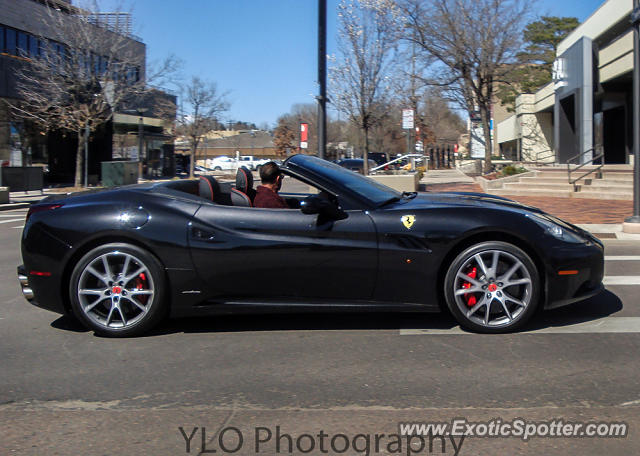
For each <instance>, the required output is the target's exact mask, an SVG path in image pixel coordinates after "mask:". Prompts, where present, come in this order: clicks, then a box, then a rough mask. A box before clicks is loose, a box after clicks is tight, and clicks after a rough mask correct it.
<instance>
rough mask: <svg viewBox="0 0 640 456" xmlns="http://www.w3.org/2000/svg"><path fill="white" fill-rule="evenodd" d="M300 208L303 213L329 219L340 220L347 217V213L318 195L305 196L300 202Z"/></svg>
mask: <svg viewBox="0 0 640 456" xmlns="http://www.w3.org/2000/svg"><path fill="white" fill-rule="evenodd" d="M300 210H301V211H302V213H303V214H318V215H319V216H320V217H322V218H325V219H329V220H342V219H346V218H347V213H346V212H345V211H343V210H342V209H340V208H339V207H338V206H336V205H335V204H333V203H332V202H331V201H328V200H326V199H324V198H320V197H319V196H318V195H311V196H307V197H306V198H305V199H303V200H302V201H301V202H300Z"/></svg>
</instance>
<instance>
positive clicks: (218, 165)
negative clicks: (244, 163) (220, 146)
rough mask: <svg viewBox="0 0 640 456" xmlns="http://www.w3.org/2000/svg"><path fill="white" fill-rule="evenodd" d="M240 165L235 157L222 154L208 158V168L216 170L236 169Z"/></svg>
mask: <svg viewBox="0 0 640 456" xmlns="http://www.w3.org/2000/svg"><path fill="white" fill-rule="evenodd" d="M239 166H240V165H239V164H238V161H237V160H236V159H235V158H231V157H227V156H224V155H223V156H220V157H216V158H210V159H208V160H207V168H209V169H212V170H214V171H236V170H237V169H238V167H239Z"/></svg>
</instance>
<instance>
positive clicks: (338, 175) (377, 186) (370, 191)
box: [289, 155, 402, 206]
mask: <svg viewBox="0 0 640 456" xmlns="http://www.w3.org/2000/svg"><path fill="white" fill-rule="evenodd" d="M289 161H290V162H291V163H293V164H296V165H298V166H302V167H303V168H306V169H308V170H309V171H312V172H313V173H315V174H318V175H320V176H322V177H324V178H326V179H327V180H331V181H337V182H340V183H341V184H342V185H344V186H345V187H347V188H348V189H349V190H351V191H353V192H354V193H357V194H358V195H360V196H361V197H363V198H365V199H367V200H369V201H371V202H372V203H373V204H374V205H376V206H379V205H381V204H384V203H386V202H388V201H390V200H393V199H398V200H399V199H400V198H401V197H402V193H400V192H398V191H396V190H394V189H392V188H389V187H387V186H386V185H383V184H381V183H379V182H376V181H374V180H373V179H370V178H368V177H365V176H363V175H361V174H358V173H355V172H353V171H351V170H348V169H346V168H343V167H342V166H339V165H336V164H335V163H331V162H329V161H326V160H322V159H320V158H318V157H311V156H308V155H296V156H293V157H291V158H290V159H289Z"/></svg>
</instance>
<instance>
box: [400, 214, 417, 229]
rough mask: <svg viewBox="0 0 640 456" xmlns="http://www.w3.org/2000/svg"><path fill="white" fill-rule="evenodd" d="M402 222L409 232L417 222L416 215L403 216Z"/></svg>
mask: <svg viewBox="0 0 640 456" xmlns="http://www.w3.org/2000/svg"><path fill="white" fill-rule="evenodd" d="M400 220H401V221H402V224H403V225H404V227H405V228H406V229H408V230H410V229H411V227H412V226H413V224H414V223H415V221H416V216H415V215H403V216H402V217H400Z"/></svg>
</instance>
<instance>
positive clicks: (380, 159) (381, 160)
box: [367, 152, 391, 166]
mask: <svg viewBox="0 0 640 456" xmlns="http://www.w3.org/2000/svg"><path fill="white" fill-rule="evenodd" d="M367 156H368V158H369V159H370V160H373V161H374V162H376V166H380V165H384V164H385V163H387V162H388V161H389V160H391V158H389V157H388V156H387V154H385V153H384V152H369V153H368V154H367Z"/></svg>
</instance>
